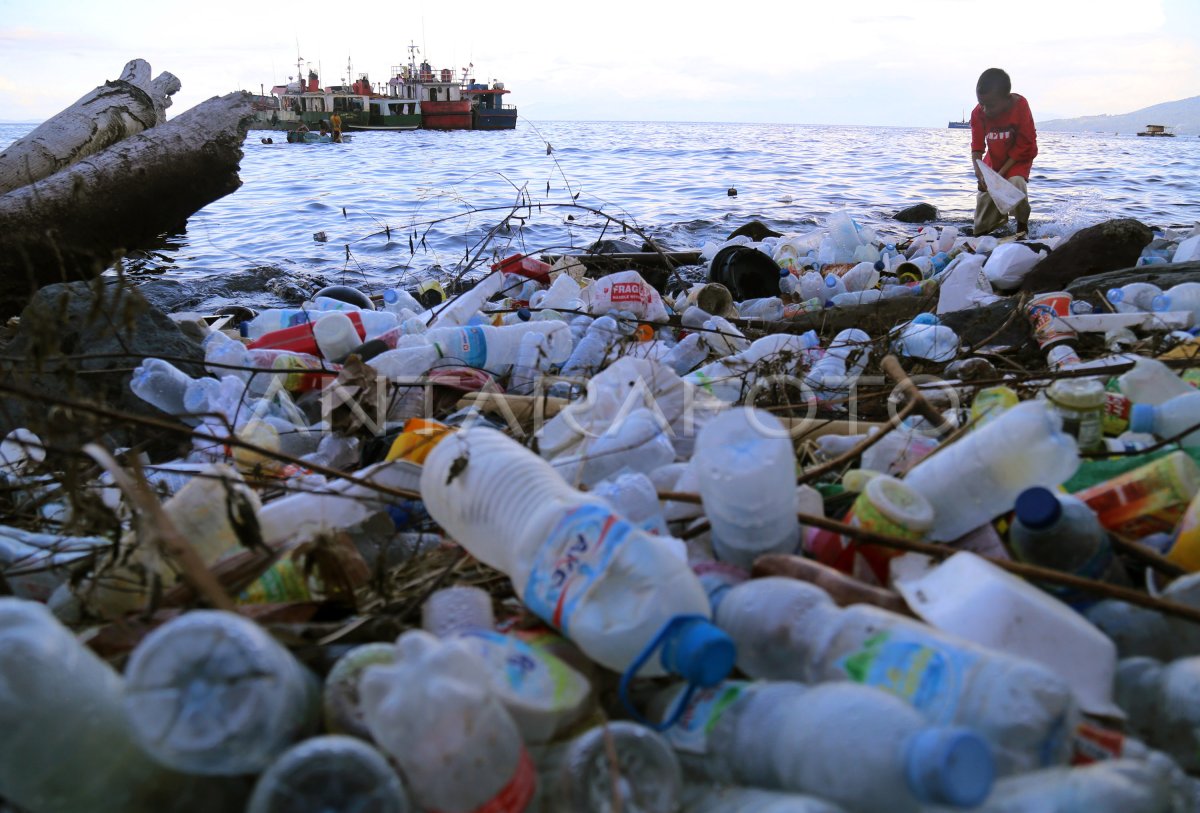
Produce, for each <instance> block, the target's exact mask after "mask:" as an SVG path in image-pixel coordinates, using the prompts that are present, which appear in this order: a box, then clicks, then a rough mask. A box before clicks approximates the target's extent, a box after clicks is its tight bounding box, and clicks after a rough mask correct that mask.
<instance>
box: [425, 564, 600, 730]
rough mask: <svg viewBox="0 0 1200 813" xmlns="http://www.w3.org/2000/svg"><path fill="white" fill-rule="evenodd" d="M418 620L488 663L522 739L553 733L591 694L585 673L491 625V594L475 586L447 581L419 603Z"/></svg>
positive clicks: (488, 672)
mask: <svg viewBox="0 0 1200 813" xmlns="http://www.w3.org/2000/svg"><path fill="white" fill-rule="evenodd" d="M421 623H422V626H423V627H424V628H425V629H426V630H428V631H429V632H431V633H433V634H434V635H436V636H438V637H439V638H444V639H447V638H452V637H453V638H457V639H458V640H459V642H460V643H462V644H463V645H464V646H465V647H466V648H467V649H469V650H470V651H471V652H472V653H473V654H474V655H476V656H477V657H478V658H479V659H480V660H481V661H483V663H484V664H486V665H487V669H486V670H485V672H484V674H485V675H486V676H487V677H488V679H489V683H490V686H491V689H492V693H493V694H495V695H496V697H498V698H499V699H500V702H501V703H503V704H504V708H505V709H507V710H508V713H509V714H510V715H511V716H512V719H513V722H514V723H516V724H517V728H518V729H520V732H521V736H522V738H523V739H524V740H525V742H527V743H541V742H546V741H548V740H550V739H551V738H553V737H554V736H555V735H556V734H557V733H559V732H561V731H563V730H565V729H566V728H567V727H568V726H569V725H570V724H571V723H572V722H574V721H575V720H577V719H578V718H579V716H580V714H581V712H582V711H583V710H584V709H585V703H586V702H587V700H588V699H589V697H590V695H591V686H589V685H588V681H587V678H585V677H584V676H583V675H581V674H579V673H578V672H576V671H575V670H574V669H572V668H571V667H570V666H568V665H567V664H565V663H563V662H562V661H561V660H559V659H558V658H556V657H554V656H553V655H551V654H549V653H547V652H543V651H540V650H538V649H536V648H534V647H532V646H530V645H529V644H527V643H525V642H524V641H522V640H520V639H519V638H514V637H510V636H506V635H502V634H500V633H498V632H496V630H495V626H496V619H495V618H494V617H493V615H492V598H491V596H490V595H488V594H487V593H486V592H484V591H483V590H480V589H479V588H478V587H447V588H444V589H442V590H438V591H437V592H435V593H434V594H433V595H431V596H430V597H429V598H428V599H427V600H426V602H425V605H424V607H423V608H422V622H421Z"/></svg>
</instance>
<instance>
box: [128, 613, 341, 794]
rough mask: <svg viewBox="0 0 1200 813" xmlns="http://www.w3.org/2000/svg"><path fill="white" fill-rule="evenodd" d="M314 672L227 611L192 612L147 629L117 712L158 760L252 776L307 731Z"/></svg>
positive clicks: (315, 701) (314, 699)
mask: <svg viewBox="0 0 1200 813" xmlns="http://www.w3.org/2000/svg"><path fill="white" fill-rule="evenodd" d="M319 711H320V707H319V689H318V685H317V681H316V678H315V677H314V676H313V675H312V673H310V672H309V671H308V670H307V669H305V668H304V667H303V666H301V664H300V662H299V661H297V660H296V659H295V657H293V656H292V654H291V653H290V652H288V651H287V650H286V649H285V648H284V647H283V646H282V645H281V644H279V643H278V642H277V641H276V640H275V639H274V638H272V637H271V636H270V635H269V634H268V633H267V631H266V630H264V629H263V628H262V627H260V626H258V625H257V624H255V623H254V622H253V621H250V620H248V619H246V618H243V617H241V616H239V615H235V614H234V613H229V612H223V611H219V610H193V611H192V612H189V613H185V614H184V615H182V616H179V617H177V618H174V619H172V620H171V621H168V622H167V623H166V624H163V625H162V626H161V627H158V628H157V629H155V630H154V631H153V632H151V633H150V634H149V635H147V636H146V637H145V638H144V639H143V640H142V641H141V643H139V644H138V646H137V647H136V648H135V649H134V650H133V654H132V655H130V658H129V664H128V666H127V667H126V669H125V714H126V717H127V718H128V719H129V722H130V725H131V726H132V728H133V732H134V736H135V738H136V739H137V741H138V742H139V743H140V744H141V746H142V748H144V749H145V750H146V752H147V753H149V754H151V756H152V757H153V758H154V759H156V760H158V761H159V762H160V763H162V764H163V765H167V766H169V767H172V768H175V769H177V770H180V771H183V772H185V773H192V774H200V775H209V776H236V775H240V774H248V773H256V772H258V771H261V770H263V769H264V768H266V766H267V765H268V764H270V763H271V761H272V760H274V759H275V757H277V756H278V755H279V754H281V753H282V752H283V751H285V750H286V749H287V748H288V747H289V746H290V745H291V744H292V743H294V742H296V741H297V740H299V739H301V738H303V737H304V736H306V735H307V734H310V733H312V732H313V731H314V730H315V728H316V725H317V718H318V715H319Z"/></svg>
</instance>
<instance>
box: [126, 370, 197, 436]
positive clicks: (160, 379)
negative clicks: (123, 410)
mask: <svg viewBox="0 0 1200 813" xmlns="http://www.w3.org/2000/svg"><path fill="white" fill-rule="evenodd" d="M194 380H195V379H193V378H192V377H191V376H190V375H188V374H187V373H185V372H183V371H182V370H180V369H179V368H178V367H176V366H175V365H174V364H172V363H171V362H169V361H163V360H162V359H157V358H148V359H143V361H142V363H141V364H140V365H138V366H137V368H136V369H134V371H133V376H132V377H131V378H130V379H129V388H130V389H131V390H132V391H133V394H134V395H136V396H137V397H138V398H141V399H142V400H143V401H145V402H146V403H148V404H150V405H151V406H153V407H155V408H157V409H159V410H162V411H163V412H165V413H167V414H168V415H175V416H177V417H181V416H184V415H185V414H186V413H187V408H186V407H185V406H184V400H183V399H184V393H185V392H187V389H188V386H189V385H190V384H191V383H192V382H193V381H194ZM187 422H190V423H192V424H193V425H194V424H195V423H196V422H197V421H195V420H191V419H188V420H187Z"/></svg>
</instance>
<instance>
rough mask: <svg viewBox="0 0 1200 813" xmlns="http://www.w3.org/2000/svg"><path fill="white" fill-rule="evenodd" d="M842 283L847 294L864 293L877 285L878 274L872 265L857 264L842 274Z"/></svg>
mask: <svg viewBox="0 0 1200 813" xmlns="http://www.w3.org/2000/svg"><path fill="white" fill-rule="evenodd" d="M842 283H843V284H844V285H845V286H846V291H847V292H849V293H855V292H858V291H866V290H868V289H870V288H874V287H875V286H876V285H878V284H879V272H878V271H876V270H875V264H874V263H865V262H864V263H859V264H858V265H856V266H854V267H853V268H851V269H850V270H849V271H847V272H846V273H844V274H842Z"/></svg>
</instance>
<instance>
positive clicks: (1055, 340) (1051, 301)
mask: <svg viewBox="0 0 1200 813" xmlns="http://www.w3.org/2000/svg"><path fill="white" fill-rule="evenodd" d="M1073 298H1074V297H1072V296H1071V295H1070V294H1069V293H1067V292H1066V291H1054V292H1052V293H1047V294H1040V295H1038V296H1035V297H1034V298H1033V299H1031V300H1030V301H1029V305H1027V306H1026V311H1025V313H1026V315H1027V316H1028V317H1029V321H1030V323H1031V324H1032V325H1033V337H1034V338H1035V339H1037V343H1038V347H1040V348H1041V349H1042V350H1046V349H1049V348H1050V347H1053V346H1054V345H1056V344H1060V343H1062V342H1069V341H1074V340H1075V338H1076V336H1077V334H1076V333H1075V330H1074V329H1073V328H1071V327H1070V326H1068V325H1067V324H1066V323H1065V322H1063V321H1062V319H1061V318H1060V317H1063V316H1069V315H1070V314H1071V300H1072V299H1073Z"/></svg>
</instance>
